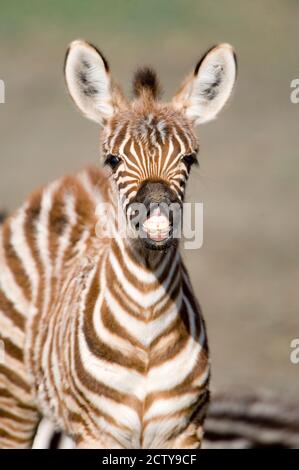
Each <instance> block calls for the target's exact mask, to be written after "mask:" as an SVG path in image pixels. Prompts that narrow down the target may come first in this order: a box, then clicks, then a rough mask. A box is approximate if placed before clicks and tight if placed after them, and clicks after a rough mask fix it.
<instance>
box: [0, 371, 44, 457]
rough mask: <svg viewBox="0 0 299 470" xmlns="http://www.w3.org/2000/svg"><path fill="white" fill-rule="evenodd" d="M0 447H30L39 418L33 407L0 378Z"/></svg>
mask: <svg viewBox="0 0 299 470" xmlns="http://www.w3.org/2000/svg"><path fill="white" fill-rule="evenodd" d="M0 386H1V388H0V449H13V448H19V449H21V448H30V447H31V446H32V442H33V438H34V435H35V432H36V429H37V426H38V423H39V420H40V416H39V414H38V412H37V411H36V409H35V408H33V407H31V406H30V405H28V404H26V403H24V402H22V401H20V400H19V399H18V398H16V397H15V396H14V395H13V394H12V393H11V392H9V391H8V390H7V389H5V388H4V389H3V388H2V382H1V379H0Z"/></svg>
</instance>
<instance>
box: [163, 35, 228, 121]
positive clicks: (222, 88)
mask: <svg viewBox="0 0 299 470" xmlns="http://www.w3.org/2000/svg"><path fill="white" fill-rule="evenodd" d="M236 75H237V61H236V55H235V53H234V50H233V48H232V46H230V44H220V45H218V46H216V47H213V48H212V49H210V50H209V51H208V52H207V53H206V54H205V55H204V56H203V58H202V59H201V60H200V61H199V62H198V64H197V65H196V67H195V70H194V73H193V74H192V75H191V76H190V77H188V78H187V79H186V80H185V82H184V83H183V85H182V86H181V88H180V89H179V91H178V92H177V94H176V95H175V96H174V98H173V101H172V103H173V106H174V107H175V108H176V109H180V110H182V111H183V112H184V113H185V114H186V116H187V117H188V118H189V119H191V120H192V121H193V123H194V125H197V124H201V123H203V122H207V121H210V120H211V119H214V118H215V117H216V116H217V114H218V113H219V111H220V110H221V109H222V108H223V106H224V105H225V103H226V102H227V100H228V98H229V96H230V94H231V92H232V89H233V86H234V84H235V80H236Z"/></svg>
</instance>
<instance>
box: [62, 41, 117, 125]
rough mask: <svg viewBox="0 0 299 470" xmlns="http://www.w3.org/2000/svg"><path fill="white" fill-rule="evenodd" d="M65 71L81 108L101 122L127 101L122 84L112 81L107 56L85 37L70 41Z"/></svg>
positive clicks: (72, 92)
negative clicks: (122, 90)
mask: <svg viewBox="0 0 299 470" xmlns="http://www.w3.org/2000/svg"><path fill="white" fill-rule="evenodd" d="M64 74H65V80H66V84H67V87H68V91H69V93H70V95H71V97H72V98H73V100H74V102H75V103H76V105H77V106H78V108H79V109H80V111H81V112H82V113H83V114H84V115H85V116H86V117H88V118H89V119H91V120H93V121H96V122H97V123H99V124H101V125H104V124H105V123H106V121H107V119H109V118H110V117H112V116H113V114H114V113H115V112H116V111H117V110H118V108H120V107H121V106H123V105H124V104H125V98H124V96H123V94H122V92H121V90H120V88H119V87H118V86H117V85H116V84H115V83H114V82H113V81H112V78H111V74H110V70H109V66H108V62H107V60H106V59H105V57H104V56H103V55H102V54H101V53H100V52H99V51H98V49H97V48H96V47H94V46H93V45H92V44H89V43H88V42H86V41H83V40H76V41H73V42H72V43H71V44H70V46H69V48H68V51H67V53H66V57H65V64H64Z"/></svg>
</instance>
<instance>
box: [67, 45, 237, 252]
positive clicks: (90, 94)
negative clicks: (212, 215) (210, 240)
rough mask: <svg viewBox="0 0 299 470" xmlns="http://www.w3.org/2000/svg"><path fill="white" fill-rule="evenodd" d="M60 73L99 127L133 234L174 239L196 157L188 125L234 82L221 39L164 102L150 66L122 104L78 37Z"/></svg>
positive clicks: (211, 109) (213, 109) (101, 61)
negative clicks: (167, 100)
mask: <svg viewBox="0 0 299 470" xmlns="http://www.w3.org/2000/svg"><path fill="white" fill-rule="evenodd" d="M65 78H66V83H67V86H68V90H69V93H70V95H71V97H72V98H73V100H74V102H75V103H76V105H77V106H78V108H79V109H80V110H81V111H82V112H83V114H84V115H85V116H86V117H88V118H89V119H92V120H94V121H96V122H97V123H99V124H100V125H101V126H102V128H103V132H102V151H103V156H104V162H105V165H106V166H107V167H108V168H109V171H110V174H111V177H112V180H114V182H115V185H114V186H115V188H116V190H117V193H118V195H119V201H120V202H121V205H122V207H123V210H124V213H125V214H126V215H127V216H128V217H127V218H129V219H130V220H131V221H132V219H134V224H135V225H134V226H135V228H136V229H138V237H139V238H140V239H142V241H143V242H144V244H145V245H146V247H148V248H150V249H165V248H166V247H167V246H169V245H170V244H171V243H172V242H173V240H174V239H175V238H176V236H175V231H174V225H175V223H176V222H177V221H178V220H180V218H181V211H180V210H178V208H181V207H182V203H183V200H184V192H185V186H186V182H187V179H188V176H189V173H190V170H191V167H192V165H194V164H196V163H197V153H198V139H197V137H196V135H195V131H194V129H195V127H196V126H197V125H198V124H200V123H203V122H206V121H209V120H211V119H213V118H215V117H216V116H217V114H218V112H219V111H220V110H221V109H222V107H223V106H224V104H225V103H226V102H227V100H228V98H229V96H230V94H231V92H232V89H233V86H234V82H235V78H236V58H235V54H234V51H233V49H232V47H231V46H230V45H229V44H220V45H218V46H216V47H213V48H212V49H210V50H209V51H208V52H207V53H206V54H205V55H204V56H203V58H202V59H201V60H200V61H199V62H198V64H197V65H196V67H195V69H194V71H193V73H192V74H191V75H190V76H189V77H187V79H186V80H185V81H184V82H183V84H182V86H181V88H180V89H179V90H178V92H177V93H176V94H175V96H174V98H173V99H172V101H171V102H169V103H163V102H161V101H160V100H159V97H160V85H159V82H158V80H157V77H156V74H155V72H153V71H152V70H151V69H149V68H144V69H140V70H138V71H137V73H136V74H135V77H134V80H133V92H134V97H133V100H132V101H131V102H129V101H128V100H127V99H126V98H125V96H124V94H123V92H122V91H121V89H120V87H119V86H118V85H117V84H116V83H115V81H114V80H113V79H112V77H111V73H110V69H109V66H108V62H107V60H106V59H105V58H104V56H103V55H102V54H101V53H100V52H99V51H98V50H97V49H96V48H95V47H94V46H92V45H91V44H89V43H87V42H85V41H81V40H77V41H74V42H72V43H71V45H70V47H69V49H68V52H67V55H66V60H65ZM136 204H138V205H142V207H143V208H144V210H143V211H140V210H139V211H137V212H138V217H134V215H135V213H136ZM170 207H171V208H175V209H174V211H175V212H176V217H173V210H169V208H170ZM178 214H179V215H178ZM175 219H176V222H175Z"/></svg>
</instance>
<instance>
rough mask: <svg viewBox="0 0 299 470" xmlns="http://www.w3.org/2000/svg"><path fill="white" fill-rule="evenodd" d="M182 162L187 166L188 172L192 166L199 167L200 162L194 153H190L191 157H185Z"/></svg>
mask: <svg viewBox="0 0 299 470" xmlns="http://www.w3.org/2000/svg"><path fill="white" fill-rule="evenodd" d="M182 160H183V162H184V163H185V165H186V166H187V169H188V171H189V170H190V168H191V166H192V165H194V164H196V165H198V161H197V158H196V155H195V154H194V153H190V154H189V155H184V156H183V158H182Z"/></svg>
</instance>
